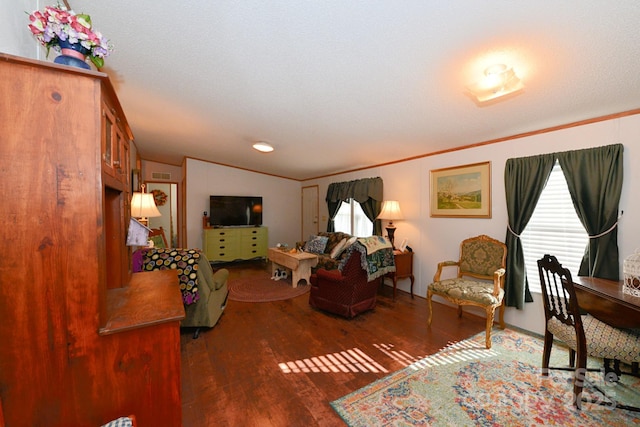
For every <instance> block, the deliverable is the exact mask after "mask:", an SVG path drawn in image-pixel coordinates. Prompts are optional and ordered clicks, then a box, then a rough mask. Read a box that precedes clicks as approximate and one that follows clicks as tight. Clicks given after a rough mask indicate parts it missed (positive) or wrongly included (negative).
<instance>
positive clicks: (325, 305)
mask: <svg viewBox="0 0 640 427" xmlns="http://www.w3.org/2000/svg"><path fill="white" fill-rule="evenodd" d="M361 256H362V255H361V253H360V252H359V251H352V252H351V254H350V257H349V259H348V260H347V261H346V263H345V265H344V268H343V269H342V271H340V270H325V269H323V268H320V269H318V270H316V272H315V274H313V275H312V276H311V293H310V295H309V304H310V305H311V306H312V307H314V308H317V309H320V310H324V311H328V312H330V313H334V314H337V315H340V316H343V317H346V318H352V317H355V316H356V315H358V314H359V313H362V312H363V311H366V310H371V309H372V308H374V307H375V305H376V294H377V292H378V287H379V285H380V278H377V279H374V280H372V281H371V282H368V281H367V272H366V271H365V270H364V269H363V268H362V265H361V263H360V257H361Z"/></svg>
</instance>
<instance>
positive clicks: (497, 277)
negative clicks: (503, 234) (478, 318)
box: [427, 235, 507, 348]
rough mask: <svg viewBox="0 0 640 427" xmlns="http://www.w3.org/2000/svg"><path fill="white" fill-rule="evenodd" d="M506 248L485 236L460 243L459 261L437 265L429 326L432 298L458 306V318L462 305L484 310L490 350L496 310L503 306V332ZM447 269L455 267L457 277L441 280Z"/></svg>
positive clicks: (502, 327)
mask: <svg viewBox="0 0 640 427" xmlns="http://www.w3.org/2000/svg"><path fill="white" fill-rule="evenodd" d="M506 258H507V246H506V245H505V244H504V243H502V242H500V241H498V240H495V239H493V238H491V237H489V236H486V235H480V236H477V237H471V238H469V239H466V240H463V241H462V243H461V244H460V259H459V260H458V261H444V262H440V263H438V270H437V271H436V274H435V275H434V276H433V283H431V284H430V285H429V288H428V290H427V300H428V302H429V320H428V326H431V321H432V320H433V309H432V306H431V299H432V297H433V296H434V295H438V296H439V297H442V298H444V299H446V300H447V301H450V302H452V303H454V304H457V305H458V317H461V316H462V306H463V305H471V306H476V307H481V308H483V309H484V310H485V311H486V313H487V326H486V347H487V348H491V329H492V328H493V320H494V315H495V310H496V308H498V307H500V317H499V321H500V328H501V329H504V327H505V324H504V303H503V299H504V275H505V271H506V270H505V266H506ZM445 267H456V268H457V275H456V277H453V278H450V279H443V280H441V277H440V276H441V275H442V272H443V270H444V269H445Z"/></svg>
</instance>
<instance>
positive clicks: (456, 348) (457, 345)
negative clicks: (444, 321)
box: [410, 340, 499, 371]
mask: <svg viewBox="0 0 640 427" xmlns="http://www.w3.org/2000/svg"><path fill="white" fill-rule="evenodd" d="M498 354H499V353H498V352H497V351H495V350H492V349H488V348H486V347H484V346H481V345H479V344H478V343H475V342H472V341H469V340H465V341H459V342H453V343H449V344H448V345H447V346H446V347H445V348H444V349H442V350H441V351H440V352H438V353H436V354H433V355H431V356H427V357H424V358H422V359H420V360H418V361H416V362H414V363H412V364H411V365H410V367H411V368H412V369H414V370H416V371H417V370H419V369H425V368H430V367H433V366H441V365H449V364H451V363H458V362H465V361H471V360H478V359H484V358H487V357H492V356H497V355H498Z"/></svg>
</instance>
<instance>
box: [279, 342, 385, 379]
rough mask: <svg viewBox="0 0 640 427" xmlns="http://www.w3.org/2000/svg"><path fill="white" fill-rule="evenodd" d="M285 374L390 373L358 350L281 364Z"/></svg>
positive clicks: (353, 349)
mask: <svg viewBox="0 0 640 427" xmlns="http://www.w3.org/2000/svg"><path fill="white" fill-rule="evenodd" d="M278 366H279V367H280V369H281V370H282V372H283V373H285V374H291V373H294V374H297V373H301V372H302V373H337V372H374V373H378V372H382V373H387V372H389V371H388V370H387V369H385V368H384V367H383V366H382V365H380V364H379V363H378V362H376V361H375V360H374V359H373V358H371V357H370V356H368V355H367V354H366V353H364V352H363V351H362V350H360V349H358V348H352V349H349V350H345V351H341V352H339V353H328V354H325V355H323V356H314V357H311V358H308V359H301V360H294V361H290V362H283V363H279V364H278Z"/></svg>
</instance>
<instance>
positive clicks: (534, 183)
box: [504, 154, 555, 309]
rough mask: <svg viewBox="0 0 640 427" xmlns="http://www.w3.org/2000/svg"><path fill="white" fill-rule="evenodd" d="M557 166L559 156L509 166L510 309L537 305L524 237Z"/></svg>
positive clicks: (507, 282) (507, 291)
mask: <svg viewBox="0 0 640 427" xmlns="http://www.w3.org/2000/svg"><path fill="white" fill-rule="evenodd" d="M554 163H555V155H553V154H543V155H539V156H532V157H521V158H517V159H508V160H507V163H506V164H505V168H504V187H505V193H506V200H507V214H508V220H509V223H508V229H507V237H506V238H505V244H506V245H507V261H506V264H507V268H506V270H507V272H506V274H505V285H504V288H505V296H504V300H505V304H506V305H507V306H508V307H517V308H518V309H522V308H524V303H525V302H532V301H533V298H532V297H531V293H530V292H529V283H528V281H527V270H526V267H525V265H524V252H523V250H522V243H521V242H520V233H522V232H523V231H524V229H525V227H526V226H527V224H528V223H529V219H531V215H533V211H534V210H535V208H536V204H537V203H538V199H540V194H541V193H542V190H543V189H544V187H545V185H546V184H547V180H548V179H549V175H550V174H551V169H553V164H554Z"/></svg>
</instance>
